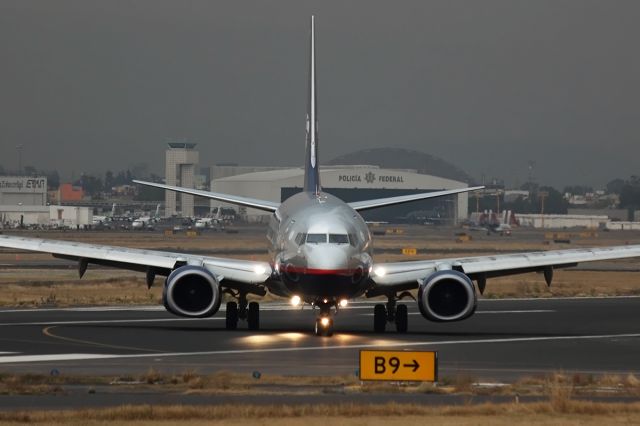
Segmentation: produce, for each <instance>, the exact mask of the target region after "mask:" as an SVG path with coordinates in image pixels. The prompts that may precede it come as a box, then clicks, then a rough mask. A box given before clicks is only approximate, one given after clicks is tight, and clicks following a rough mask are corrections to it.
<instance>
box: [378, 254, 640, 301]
mask: <svg viewBox="0 0 640 426" xmlns="http://www.w3.org/2000/svg"><path fill="white" fill-rule="evenodd" d="M630 257H640V245H627V246H614V247H599V248H588V249H571V250H550V251H539V252H529V253H514V254H502V255H495V256H477V257H463V258H457V259H456V258H451V259H435V260H418V261H411V262H392V263H380V264H376V265H374V267H373V272H372V275H371V278H372V279H373V281H374V282H375V283H376V287H380V288H379V290H380V291H382V290H383V289H384V288H389V287H401V288H403V289H410V288H417V287H418V286H419V284H420V282H421V281H422V280H424V279H425V278H426V277H427V276H429V275H430V274H432V273H433V272H435V271H438V270H442V269H454V270H457V271H460V272H462V273H464V274H466V275H468V276H469V278H471V279H472V280H480V281H484V280H486V279H487V278H494V277H501V276H507V275H516V274H523V273H527V272H543V273H544V274H545V279H546V280H547V283H548V284H550V281H551V277H552V276H553V269H557V268H566V267H571V266H576V265H577V264H578V263H582V262H592V261H596V260H611V259H624V258H630Z"/></svg>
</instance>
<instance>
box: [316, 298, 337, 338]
mask: <svg viewBox="0 0 640 426" xmlns="http://www.w3.org/2000/svg"><path fill="white" fill-rule="evenodd" d="M314 306H316V307H318V308H320V314H319V315H318V317H317V318H316V325H315V328H314V332H315V335H316V336H327V337H330V336H333V316H332V315H331V308H332V307H334V306H337V305H336V302H335V301H333V300H327V299H323V300H320V301H317V302H315V303H314Z"/></svg>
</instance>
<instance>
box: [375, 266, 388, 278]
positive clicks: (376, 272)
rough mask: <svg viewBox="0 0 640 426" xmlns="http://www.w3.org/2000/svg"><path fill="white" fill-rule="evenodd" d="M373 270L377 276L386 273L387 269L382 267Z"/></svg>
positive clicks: (382, 275)
mask: <svg viewBox="0 0 640 426" xmlns="http://www.w3.org/2000/svg"><path fill="white" fill-rule="evenodd" d="M373 272H374V273H375V274H376V276H378V277H384V276H385V275H387V271H386V270H385V269H384V268H383V267H379V268H376V269H375V270H374V271H373Z"/></svg>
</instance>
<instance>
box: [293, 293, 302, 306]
mask: <svg viewBox="0 0 640 426" xmlns="http://www.w3.org/2000/svg"><path fill="white" fill-rule="evenodd" d="M301 301H302V300H301V299H300V296H298V295H295V296H293V297H292V298H291V304H292V305H293V306H298V305H300V302H301Z"/></svg>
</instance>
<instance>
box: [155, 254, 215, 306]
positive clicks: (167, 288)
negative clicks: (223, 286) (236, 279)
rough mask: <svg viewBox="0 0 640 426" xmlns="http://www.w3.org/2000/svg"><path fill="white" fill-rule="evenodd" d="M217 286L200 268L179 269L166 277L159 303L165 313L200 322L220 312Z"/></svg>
mask: <svg viewBox="0 0 640 426" xmlns="http://www.w3.org/2000/svg"><path fill="white" fill-rule="evenodd" d="M221 300H222V295H221V294H220V284H219V283H218V280H217V279H216V277H214V276H213V274H212V273H211V272H210V271H209V270H207V269H205V268H202V267H200V266H190V265H186V266H181V267H180V268H178V269H176V270H174V271H173V272H171V274H170V275H169V276H168V277H167V281H166V282H165V284H164V290H163V292H162V302H163V303H164V307H165V309H166V310H167V311H169V312H171V313H172V314H174V315H180V316H183V317H191V318H202V317H210V316H212V315H215V313H216V312H218V309H220V301H221Z"/></svg>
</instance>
